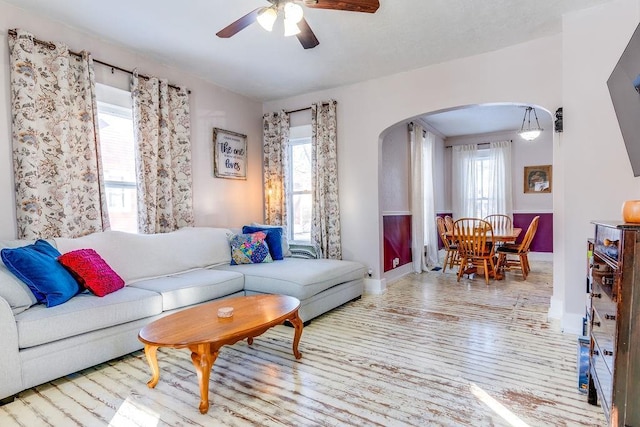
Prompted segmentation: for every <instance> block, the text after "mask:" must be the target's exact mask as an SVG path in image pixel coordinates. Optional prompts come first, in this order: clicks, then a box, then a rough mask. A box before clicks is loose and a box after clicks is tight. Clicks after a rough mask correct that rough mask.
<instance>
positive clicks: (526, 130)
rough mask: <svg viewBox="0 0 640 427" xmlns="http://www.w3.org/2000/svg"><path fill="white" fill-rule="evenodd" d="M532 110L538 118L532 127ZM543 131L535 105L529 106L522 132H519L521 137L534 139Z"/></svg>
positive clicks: (523, 121)
mask: <svg viewBox="0 0 640 427" xmlns="http://www.w3.org/2000/svg"><path fill="white" fill-rule="evenodd" d="M531 111H533V115H534V117H535V119H536V126H535V127H531ZM525 123H526V126H525ZM542 131H543V129H542V128H541V127H540V122H538V113H536V109H535V108H533V107H527V109H526V110H525V111H524V117H523V118H522V126H521V127H520V132H518V135H520V137H521V138H522V139H524V140H526V141H533V140H534V139H536V138H537V137H539V136H540V134H541V133H542Z"/></svg>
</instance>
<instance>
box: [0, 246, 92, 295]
mask: <svg viewBox="0 0 640 427" xmlns="http://www.w3.org/2000/svg"><path fill="white" fill-rule="evenodd" d="M60 255H61V254H60V252H59V251H58V250H57V249H56V248H54V247H53V246H51V244H50V243H49V242H47V241H46V240H37V241H36V242H35V243H34V244H32V245H28V246H22V247H20V248H4V249H2V250H1V251H0V256H1V257H2V261H3V262H4V265H6V266H7V268H8V269H9V271H11V272H12V273H13V274H15V275H16V277H18V279H20V280H22V281H23V282H24V283H26V285H27V286H28V287H29V289H31V292H33V295H34V296H35V297H36V300H38V302H41V303H44V304H46V305H47V307H53V306H56V305H59V304H62V303H63V302H66V301H68V300H69V299H71V298H72V297H73V296H74V295H76V294H78V293H79V292H80V291H81V290H82V289H81V288H80V285H79V284H78V282H76V280H75V279H74V278H73V276H71V274H70V273H69V272H68V271H67V270H66V269H65V268H64V267H63V266H62V264H60V263H59V262H58V260H57V258H58V257H59V256H60Z"/></svg>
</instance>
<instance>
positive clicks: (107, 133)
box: [96, 85, 138, 233]
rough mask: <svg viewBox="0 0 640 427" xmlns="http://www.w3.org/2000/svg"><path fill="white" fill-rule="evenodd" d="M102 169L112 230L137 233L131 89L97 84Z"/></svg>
mask: <svg viewBox="0 0 640 427" xmlns="http://www.w3.org/2000/svg"><path fill="white" fill-rule="evenodd" d="M96 92H97V97H98V123H99V131H100V148H101V154H102V168H103V173H104V179H105V191H106V193H107V194H106V196H107V209H108V210H109V220H110V221H111V229H112V230H118V231H126V232H130V233H136V232H137V231H138V220H137V217H138V207H137V189H136V165H135V145H134V137H133V114H132V109H131V96H130V93H129V92H126V91H122V90H119V89H116V88H112V87H109V86H104V85H96Z"/></svg>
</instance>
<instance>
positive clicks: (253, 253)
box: [229, 231, 273, 265]
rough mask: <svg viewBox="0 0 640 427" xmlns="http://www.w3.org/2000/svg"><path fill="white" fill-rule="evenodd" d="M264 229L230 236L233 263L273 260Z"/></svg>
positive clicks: (254, 262) (255, 262)
mask: <svg viewBox="0 0 640 427" xmlns="http://www.w3.org/2000/svg"><path fill="white" fill-rule="evenodd" d="M266 237H267V234H266V233H265V232H263V231H258V232H257V233H251V234H234V235H232V236H230V237H229V244H230V245H231V263H230V264H231V265H236V264H257V263H262V262H273V258H271V254H270V253H269V246H268V245H267V242H266V240H265V239H266Z"/></svg>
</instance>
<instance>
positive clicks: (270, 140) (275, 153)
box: [262, 111, 289, 227]
mask: <svg viewBox="0 0 640 427" xmlns="http://www.w3.org/2000/svg"><path fill="white" fill-rule="evenodd" d="M262 121H263V125H264V141H263V163H264V164H263V166H264V167H263V171H264V194H265V198H264V217H265V218H264V220H265V222H266V223H267V224H271V225H282V226H285V227H286V225H287V209H286V205H287V203H286V202H287V199H286V194H287V181H288V179H287V178H288V173H289V167H288V164H289V156H288V150H287V144H288V143H289V114H287V113H285V112H284V111H280V112H278V113H269V114H265V115H264V116H263V118H262Z"/></svg>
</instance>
